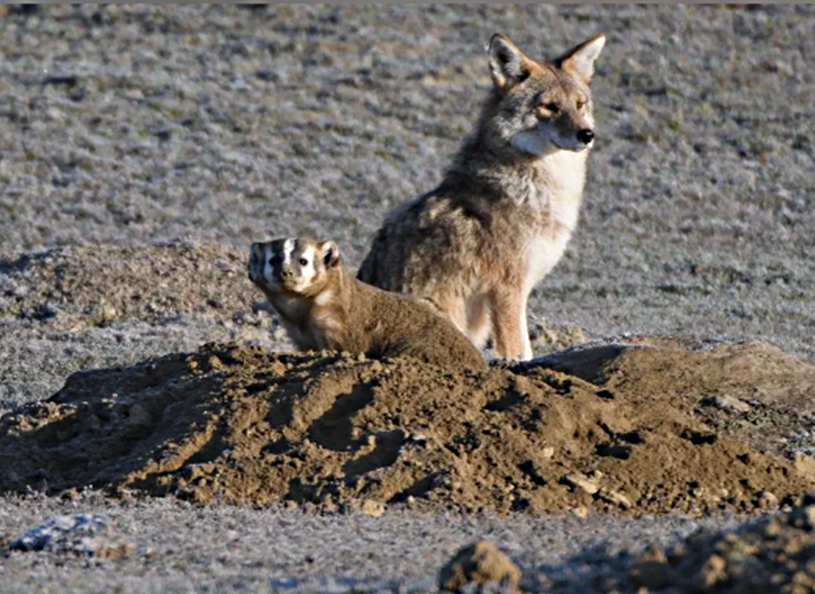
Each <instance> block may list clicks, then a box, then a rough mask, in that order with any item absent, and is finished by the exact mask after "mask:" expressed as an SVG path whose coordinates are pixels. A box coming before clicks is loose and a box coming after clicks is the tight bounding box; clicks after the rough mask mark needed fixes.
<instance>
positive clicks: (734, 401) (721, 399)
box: [701, 395, 752, 413]
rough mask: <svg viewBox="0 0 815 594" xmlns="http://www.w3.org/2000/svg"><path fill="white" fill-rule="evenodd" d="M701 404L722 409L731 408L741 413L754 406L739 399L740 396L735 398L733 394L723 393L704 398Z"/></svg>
mask: <svg viewBox="0 0 815 594" xmlns="http://www.w3.org/2000/svg"><path fill="white" fill-rule="evenodd" d="M701 405H702V406H712V407H714V408H718V409H720V410H730V411H734V412H740V413H746V412H747V411H749V410H750V409H751V408H752V407H751V406H750V405H749V404H747V403H746V402H744V401H742V400H739V399H738V398H734V397H733V396H722V395H717V396H708V397H707V398H702V402H701Z"/></svg>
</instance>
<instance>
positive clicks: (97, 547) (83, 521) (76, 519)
mask: <svg viewBox="0 0 815 594" xmlns="http://www.w3.org/2000/svg"><path fill="white" fill-rule="evenodd" d="M108 534H109V528H108V523H107V519H106V518H105V516H102V515H100V514H76V515H68V516H58V517H56V518H53V519H52V520H50V521H48V522H46V523H45V524H42V525H41V526H37V527H36V528H32V529H31V530H29V531H28V532H26V533H25V534H23V535H22V536H21V537H20V538H18V539H17V540H15V541H13V542H12V543H11V544H9V549H10V550H12V551H49V552H53V553H75V554H80V555H93V556H96V555H101V556H103V557H106V558H111V557H116V555H118V557H116V558H120V557H121V556H122V552H123V551H128V550H129V551H132V550H133V547H132V545H127V544H125V545H111V543H110V542H109V541H108V538H107V537H108ZM113 549H116V550H117V551H118V553H115V554H114V553H112V552H111V551H112V550H113Z"/></svg>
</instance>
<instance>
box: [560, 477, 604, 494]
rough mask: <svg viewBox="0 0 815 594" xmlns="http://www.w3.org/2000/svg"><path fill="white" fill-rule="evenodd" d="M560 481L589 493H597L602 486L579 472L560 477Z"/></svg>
mask: <svg viewBox="0 0 815 594" xmlns="http://www.w3.org/2000/svg"><path fill="white" fill-rule="evenodd" d="M560 482H562V483H563V484H565V485H567V486H569V487H571V488H573V489H582V490H583V491H585V492H586V493H588V494H589V495H594V494H595V493H597V491H599V490H600V487H599V486H598V485H597V483H595V482H594V481H592V480H591V479H589V478H588V477H587V476H585V475H583V474H579V473H576V474H567V475H566V476H564V477H563V478H562V479H560Z"/></svg>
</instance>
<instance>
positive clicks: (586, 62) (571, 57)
mask: <svg viewBox="0 0 815 594" xmlns="http://www.w3.org/2000/svg"><path fill="white" fill-rule="evenodd" d="M605 44H606V36H605V35H603V34H602V33H601V34H600V35H597V36H595V37H592V38H591V39H589V40H588V41H584V42H583V43H581V44H580V45H578V46H577V47H576V48H574V49H573V50H571V51H569V52H567V53H566V54H564V55H563V57H561V58H560V59H559V60H558V63H559V64H560V67H561V68H563V70H566V71H568V72H571V73H572V74H574V75H575V76H578V77H580V79H581V80H583V82H584V83H586V84H589V81H591V77H592V75H593V74H594V61H595V60H596V59H597V57H598V56H599V55H600V52H601V51H603V46H604V45H605Z"/></svg>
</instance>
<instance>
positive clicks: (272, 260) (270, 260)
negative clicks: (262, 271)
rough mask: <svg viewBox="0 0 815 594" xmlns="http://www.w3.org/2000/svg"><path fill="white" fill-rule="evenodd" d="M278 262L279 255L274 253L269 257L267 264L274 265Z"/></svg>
mask: <svg viewBox="0 0 815 594" xmlns="http://www.w3.org/2000/svg"><path fill="white" fill-rule="evenodd" d="M279 262H280V256H278V255H277V254H275V255H274V256H272V257H271V258H269V266H276V265H277V264H278V263H279Z"/></svg>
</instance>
